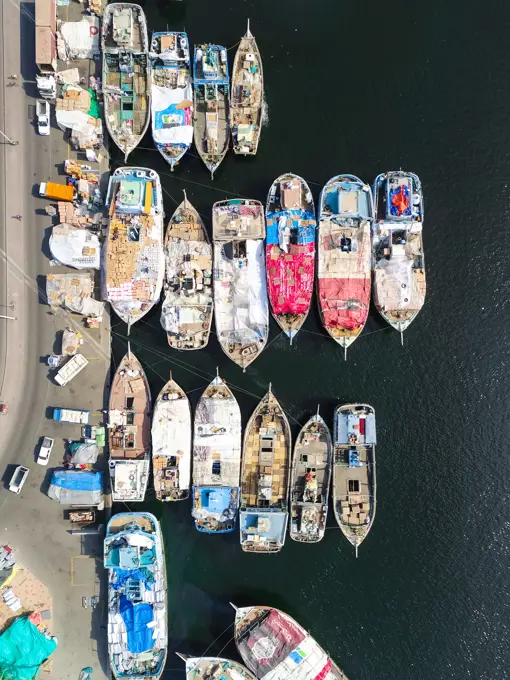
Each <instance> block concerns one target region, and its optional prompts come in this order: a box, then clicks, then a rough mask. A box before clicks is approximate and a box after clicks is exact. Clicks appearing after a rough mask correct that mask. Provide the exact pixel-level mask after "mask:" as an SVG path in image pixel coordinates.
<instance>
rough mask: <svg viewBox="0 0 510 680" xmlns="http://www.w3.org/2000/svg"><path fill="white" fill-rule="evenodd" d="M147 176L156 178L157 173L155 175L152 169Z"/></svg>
mask: <svg viewBox="0 0 510 680" xmlns="http://www.w3.org/2000/svg"><path fill="white" fill-rule="evenodd" d="M149 177H152V179H156V177H157V175H156V173H155V172H154V170H151V171H150V172H149Z"/></svg>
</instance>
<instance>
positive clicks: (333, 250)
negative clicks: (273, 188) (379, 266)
mask: <svg viewBox="0 0 510 680" xmlns="http://www.w3.org/2000/svg"><path fill="white" fill-rule="evenodd" d="M373 219H374V208H373V203H372V192H371V191H370V187H369V186H368V185H367V184H363V182H362V181H361V180H360V179H359V178H358V177H355V176H354V175H337V176H336V177H333V178H332V179H330V180H329V182H328V183H327V184H326V186H325V187H324V189H323V190H322V193H321V197H320V208H319V238H318V247H317V250H318V258H317V298H318V303H319V312H320V315H321V320H322V323H323V325H324V328H325V329H326V330H327V332H328V333H329V334H330V335H331V337H332V338H333V340H335V341H336V342H337V343H338V344H339V345H340V346H341V347H343V348H344V354H345V357H346V358H347V349H348V347H349V346H350V345H351V344H352V343H353V342H354V341H355V340H356V338H357V337H359V335H360V333H361V331H362V330H363V328H364V326H365V322H366V320H367V317H368V311H369V308H370V288H371V264H372V252H371V243H370V236H371V226H372V222H373Z"/></svg>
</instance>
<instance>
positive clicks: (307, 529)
mask: <svg viewBox="0 0 510 680" xmlns="http://www.w3.org/2000/svg"><path fill="white" fill-rule="evenodd" d="M332 464H333V442H332V440H331V434H330V432H329V428H328V426H327V425H326V423H325V422H324V420H323V419H322V418H321V416H320V415H319V413H318V412H317V414H316V415H314V416H312V418H310V420H309V421H308V422H307V423H305V425H303V427H302V428H301V431H300V432H299V434H298V437H297V439H296V443H295V445H294V456H293V459H292V470H291V475H290V537H291V538H292V539H294V540H295V541H298V542H300V543H317V542H318V541H320V540H321V539H322V538H323V537H324V532H325V530H326V520H327V516H328V498H329V488H330V482H331V468H332Z"/></svg>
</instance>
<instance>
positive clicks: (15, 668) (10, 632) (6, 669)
mask: <svg viewBox="0 0 510 680" xmlns="http://www.w3.org/2000/svg"><path fill="white" fill-rule="evenodd" d="M56 646H57V642H56V639H55V638H53V639H51V640H48V638H47V637H46V636H45V635H43V634H42V633H41V632H39V630H38V629H37V627H36V626H34V624H33V623H32V622H31V621H29V620H28V618H27V617H26V616H21V617H20V618H19V619H16V620H15V621H14V623H13V624H12V625H11V626H9V628H8V629H7V630H6V631H5V633H3V634H2V635H1V636H0V680H32V678H33V677H35V676H36V675H37V672H38V671H39V667H40V665H41V664H42V662H43V661H45V660H46V659H47V658H48V657H49V656H50V655H51V654H53V652H54V651H55V648H56Z"/></svg>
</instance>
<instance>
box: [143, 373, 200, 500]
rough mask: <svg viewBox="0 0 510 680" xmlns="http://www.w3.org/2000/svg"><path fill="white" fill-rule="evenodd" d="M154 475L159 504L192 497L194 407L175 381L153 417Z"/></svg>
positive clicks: (161, 397) (162, 394) (162, 395)
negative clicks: (192, 417) (190, 493)
mask: <svg viewBox="0 0 510 680" xmlns="http://www.w3.org/2000/svg"><path fill="white" fill-rule="evenodd" d="M152 472H153V476H154V490H155V492H156V498H157V499H158V500H159V501H182V500H184V499H186V498H188V496H189V487H190V475H191V406H190V403H189V400H188V397H187V396H186V393H185V392H184V390H183V389H182V388H181V387H179V385H178V384H177V383H176V382H175V380H173V379H172V377H171V376H170V380H169V381H168V382H167V383H166V385H165V386H164V387H163V389H162V390H161V392H160V393H159V395H158V398H157V399H156V404H155V406H154V415H153V418H152Z"/></svg>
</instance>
